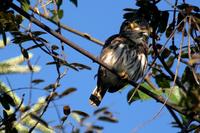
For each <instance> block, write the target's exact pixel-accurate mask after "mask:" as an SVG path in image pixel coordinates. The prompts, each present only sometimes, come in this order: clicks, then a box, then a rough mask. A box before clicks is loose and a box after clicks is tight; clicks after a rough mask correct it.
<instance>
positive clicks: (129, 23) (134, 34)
mask: <svg viewBox="0 0 200 133" xmlns="http://www.w3.org/2000/svg"><path fill="white" fill-rule="evenodd" d="M149 29H150V28H149V26H148V23H147V22H145V21H144V20H140V19H138V20H125V21H124V22H123V24H122V26H121V29H120V32H119V34H116V35H113V36H111V37H110V38H108V39H107V41H106V42H105V45H104V47H103V49H102V51H101V55H100V59H101V60H102V61H103V62H104V63H106V64H107V65H109V66H110V67H111V68H113V69H114V70H115V72H117V73H118V74H119V75H120V76H121V77H122V78H119V76H116V75H115V74H113V73H112V72H110V71H109V70H107V69H106V68H104V67H102V66H100V67H99V70H98V74H97V87H96V88H95V89H94V91H93V92H92V94H91V96H90V103H91V104H92V105H95V106H99V104H100V103H101V100H102V99H103V97H104V95H105V93H106V92H107V91H108V92H110V93H113V92H116V91H118V90H120V89H121V88H123V87H124V86H126V85H127V82H126V79H127V78H128V79H130V80H132V81H135V82H136V81H137V80H138V79H139V78H141V77H142V76H143V74H144V71H145V69H146V66H147V53H148V45H147V44H148V37H149V34H150V30H149Z"/></svg>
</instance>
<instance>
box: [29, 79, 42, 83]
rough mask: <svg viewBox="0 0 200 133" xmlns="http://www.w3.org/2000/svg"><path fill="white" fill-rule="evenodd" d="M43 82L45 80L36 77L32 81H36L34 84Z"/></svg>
mask: <svg viewBox="0 0 200 133" xmlns="http://www.w3.org/2000/svg"><path fill="white" fill-rule="evenodd" d="M42 82H44V80H43V79H34V80H32V83H34V84H39V83H42Z"/></svg>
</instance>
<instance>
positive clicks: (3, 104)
mask: <svg viewBox="0 0 200 133" xmlns="http://www.w3.org/2000/svg"><path fill="white" fill-rule="evenodd" d="M0 103H1V105H2V106H3V108H4V109H5V110H10V105H9V104H8V102H7V101H6V99H4V98H2V97H0Z"/></svg>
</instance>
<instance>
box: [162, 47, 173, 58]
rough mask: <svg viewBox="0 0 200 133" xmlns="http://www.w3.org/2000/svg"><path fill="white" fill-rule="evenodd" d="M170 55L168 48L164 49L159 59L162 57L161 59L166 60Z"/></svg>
mask: <svg viewBox="0 0 200 133" xmlns="http://www.w3.org/2000/svg"><path fill="white" fill-rule="evenodd" d="M170 54H171V51H170V50H169V49H168V48H165V49H164V50H163V52H162V53H161V57H162V58H163V59H166V58H167V57H169V55H170Z"/></svg>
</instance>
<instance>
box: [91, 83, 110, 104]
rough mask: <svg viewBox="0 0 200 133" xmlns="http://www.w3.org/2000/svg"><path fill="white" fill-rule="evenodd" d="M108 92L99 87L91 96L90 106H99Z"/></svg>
mask: <svg viewBox="0 0 200 133" xmlns="http://www.w3.org/2000/svg"><path fill="white" fill-rule="evenodd" d="M106 92H107V89H103V88H101V87H100V86H97V87H96V88H95V89H94V90H93V92H92V94H91V95H90V99H89V102H90V104H91V105H93V106H99V105H100V103H101V100H102V99H103V97H104V95H105V94H106Z"/></svg>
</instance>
